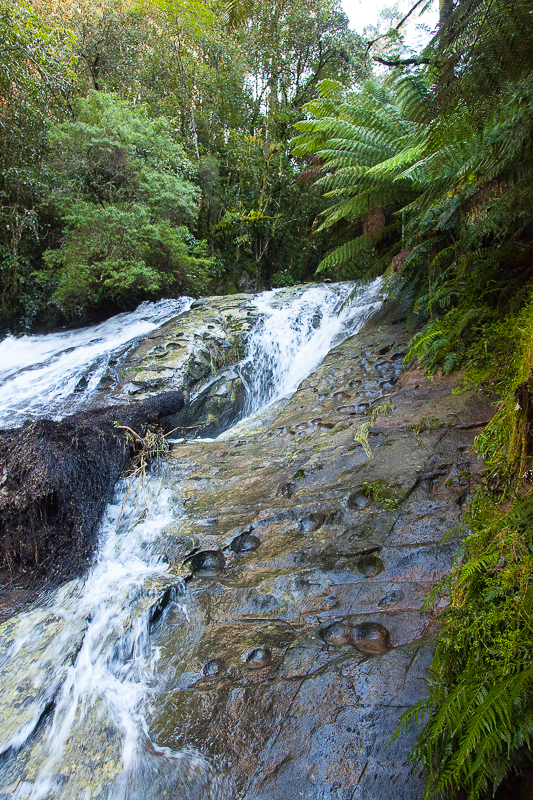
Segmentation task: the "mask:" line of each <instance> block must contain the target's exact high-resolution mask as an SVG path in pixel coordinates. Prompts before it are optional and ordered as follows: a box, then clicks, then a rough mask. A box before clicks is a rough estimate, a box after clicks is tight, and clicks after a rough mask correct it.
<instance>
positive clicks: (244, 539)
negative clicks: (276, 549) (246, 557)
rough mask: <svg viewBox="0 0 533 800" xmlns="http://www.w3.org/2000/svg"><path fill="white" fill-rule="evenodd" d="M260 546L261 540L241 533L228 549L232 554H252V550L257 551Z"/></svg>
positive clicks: (249, 534) (251, 534)
mask: <svg viewBox="0 0 533 800" xmlns="http://www.w3.org/2000/svg"><path fill="white" fill-rule="evenodd" d="M260 546H261V539H260V538H259V537H258V536H254V535H253V533H250V532H248V533H246V532H245V533H241V534H240V536H236V537H235V538H234V539H233V540H232V542H231V544H230V549H231V550H233V552H234V553H237V554H239V553H253V552H254V550H257V548H258V547H260Z"/></svg>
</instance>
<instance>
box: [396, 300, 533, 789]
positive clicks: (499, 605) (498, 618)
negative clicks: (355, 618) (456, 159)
mask: <svg viewBox="0 0 533 800" xmlns="http://www.w3.org/2000/svg"><path fill="white" fill-rule="evenodd" d="M455 324H456V319H455V315H450V316H448V315H447V316H445V317H444V318H442V319H441V320H439V321H438V323H436V325H435V331H436V335H437V334H438V336H439V337H440V339H441V345H440V348H441V349H440V350H439V347H438V346H437V345H436V344H435V337H434V336H433V337H432V335H431V333H432V330H431V326H428V328H427V330H426V333H425V339H423V338H422V337H418V338H417V339H415V342H414V347H415V350H418V352H419V353H420V351H421V350H423V347H426V345H423V344H422V343H423V342H424V341H425V342H426V343H431V345H428V347H431V349H426V350H425V351H424V353H425V355H426V358H427V359H428V362H429V363H430V365H432V366H436V365H440V366H441V368H446V362H445V358H444V359H443V355H444V354H445V353H447V352H448V353H449V350H448V344H449V341H450V340H451V339H452V338H453V335H454V334H453V329H454V326H455ZM435 331H433V332H434V333H435ZM451 331H452V333H450V332H451ZM532 364H533V296H532V295H531V294H530V296H529V299H528V301H527V302H526V303H525V305H524V306H523V308H522V309H521V311H519V312H515V313H512V312H510V311H509V312H508V314H507V316H506V317H505V318H504V319H501V320H499V321H498V320H496V319H494V317H493V318H491V319H486V321H485V323H484V324H482V323H481V324H479V325H478V328H477V332H476V336H475V339H474V340H473V342H472V346H471V348H470V349H469V350H468V351H465V352H464V353H463V355H462V357H460V358H458V359H457V361H456V363H455V366H462V367H465V373H464V375H463V378H462V384H463V386H483V387H484V388H485V389H488V390H492V391H494V392H496V393H497V394H498V396H499V399H498V401H497V403H498V405H497V410H496V414H495V416H494V418H493V420H492V422H491V423H490V424H489V425H488V426H487V427H486V428H485V430H484V432H483V433H482V434H481V435H480V436H478V437H477V439H476V450H477V452H478V453H479V455H480V456H481V457H482V458H483V459H484V462H485V464H486V481H485V485H484V486H483V487H482V488H479V489H478V490H477V491H476V492H475V494H474V496H473V498H472V500H471V503H470V506H469V508H468V511H467V513H466V515H465V517H464V520H463V522H462V524H461V526H460V533H461V535H462V542H463V545H462V548H461V550H460V552H459V553H458V555H457V557H456V561H455V564H454V566H453V569H452V571H451V573H450V574H449V575H448V576H447V577H446V578H445V579H444V580H443V581H442V582H441V583H440V584H439V585H438V586H437V587H436V589H435V590H434V591H433V592H432V594H431V595H430V597H429V598H428V600H427V602H426V606H427V607H429V606H436V605H437V603H438V602H440V601H442V599H443V598H444V599H445V601H446V607H445V609H444V611H442V612H441V614H440V617H439V621H440V623H441V625H442V627H441V629H440V633H439V636H438V640H437V645H436V650H435V655H434V659H433V663H432V666H431V670H430V677H429V697H428V698H427V699H424V700H422V701H420V702H419V703H418V704H417V705H416V706H415V707H414V708H413V709H411V710H410V711H409V712H407V713H405V714H404V715H403V716H402V718H401V722H400V726H399V728H398V731H397V734H396V735H398V734H399V733H400V732H402V731H403V730H405V728H407V727H409V726H410V725H413V724H414V725H415V726H416V727H417V728H418V737H417V740H416V744H415V747H414V750H413V752H412V755H411V757H412V759H413V760H414V761H415V762H418V761H421V762H422V764H423V765H424V768H425V770H426V778H427V785H426V795H425V796H426V797H427V798H429V797H440V796H442V794H443V793H444V794H445V795H446V796H447V797H450V798H453V797H464V796H465V793H466V797H467V798H468V800H478V799H479V798H486V797H492V796H493V795H494V793H495V791H496V789H497V787H498V786H499V785H500V784H501V783H502V781H503V780H504V779H505V777H506V776H507V775H508V774H509V773H510V772H511V771H513V770H514V771H517V772H519V771H520V767H521V765H523V764H524V759H526V758H530V748H531V746H532V745H533V662H532V657H531V654H532V653H533V617H532V612H533V483H532V481H531V478H532V476H533V473H532V472H531V456H532V449H533V448H532V433H531V425H532V423H533V402H532V395H533V377H532V368H531V367H532Z"/></svg>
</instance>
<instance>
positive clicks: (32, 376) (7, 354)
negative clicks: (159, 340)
mask: <svg viewBox="0 0 533 800" xmlns="http://www.w3.org/2000/svg"><path fill="white" fill-rule="evenodd" d="M191 303H192V299H191V298H189V297H181V298H180V299H179V300H160V301H159V303H142V305H140V306H139V307H138V308H137V310H136V311H134V312H132V313H129V314H118V315H117V316H116V317H112V319H109V320H107V322H103V323H101V324H100V325H95V326H93V327H90V328H82V329H80V330H76V331H67V332H65V333H50V334H48V335H44V336H20V337H18V338H15V337H14V336H7V337H6V338H5V339H3V340H2V341H1V342H0V395H1V398H2V400H1V403H0V428H13V427H16V426H17V425H21V424H22V423H23V422H24V421H25V420H27V419H31V418H34V417H43V416H47V417H52V418H54V417H61V416H65V413H66V412H65V408H66V407H67V408H68V411H69V412H70V413H73V412H74V411H75V410H76V409H77V408H80V407H82V406H86V405H87V403H88V402H90V400H91V398H92V397H93V395H94V392H95V390H96V388H97V386H98V383H99V382H100V380H101V378H102V376H103V375H104V373H105V371H106V369H107V367H108V365H109V363H110V361H112V360H113V359H118V358H119V357H120V356H121V355H123V354H124V352H125V350H126V349H129V347H131V345H132V344H133V343H134V342H135V341H137V340H138V339H139V338H141V337H143V336H146V335H147V334H149V333H150V332H151V331H153V330H155V329H156V328H158V327H159V326H160V325H162V324H163V323H164V322H166V321H167V320H169V319H171V318H172V317H175V316H177V315H178V314H181V313H183V312H184V311H186V310H187V309H188V308H189V306H190V305H191ZM65 404H66V405H65Z"/></svg>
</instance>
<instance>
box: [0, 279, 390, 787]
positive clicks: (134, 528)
mask: <svg viewBox="0 0 533 800" xmlns="http://www.w3.org/2000/svg"><path fill="white" fill-rule="evenodd" d="M253 302H254V304H255V306H256V308H257V321H256V322H255V323H254V325H253V327H252V330H251V333H250V335H249V336H248V339H247V342H246V351H245V355H244V358H243V359H242V360H241V362H240V363H239V364H237V366H236V370H237V372H238V373H239V375H240V376H241V378H242V380H243V383H244V386H245V389H246V398H245V404H244V408H243V410H242V412H241V413H240V419H239V421H238V423H237V426H236V430H242V427H243V425H244V424H249V422H250V418H252V417H253V416H254V415H255V416H256V417H257V416H260V415H261V414H262V413H264V411H265V409H266V408H267V407H269V406H272V405H273V404H275V403H276V402H278V401H282V400H283V399H284V398H288V397H290V396H291V395H292V393H293V392H294V391H295V390H296V389H297V387H298V386H299V385H300V384H301V382H302V381H303V380H304V379H305V378H306V376H308V375H309V374H310V373H311V372H312V371H313V369H315V367H316V366H317V365H318V364H320V362H321V361H322V360H323V359H324V357H325V356H326V354H327V353H328V352H329V351H330V350H331V349H332V348H333V347H335V346H337V345H339V343H341V342H342V341H344V340H345V339H346V338H347V337H348V336H351V335H353V334H354V333H356V332H357V331H358V330H359V329H360V328H361V326H362V325H363V323H364V322H365V321H366V320H367V319H368V318H369V317H370V316H371V314H372V313H373V312H374V311H375V310H376V309H378V308H379V306H380V304H381V299H380V282H379V281H375V282H374V283H372V284H370V285H368V286H366V287H363V288H362V289H360V290H359V291H356V292H354V286H353V284H338V285H330V286H312V287H310V288H308V289H304V290H303V291H302V292H300V293H299V294H295V295H293V296H291V297H290V298H289V299H288V300H287V299H286V296H285V295H284V290H274V291H272V292H265V293H262V294H260V295H257V296H256V297H255V298H254V300H253ZM191 303H192V301H191V300H190V299H180V300H175V301H174V300H172V301H171V300H166V301H161V302H160V303H156V304H143V305H142V306H140V307H139V308H138V309H137V310H136V311H135V312H133V313H131V314H121V315H119V316H117V317H115V318H113V319H110V320H108V321H107V322H105V323H103V324H101V325H97V326H95V327H93V328H87V329H82V330H78V331H73V332H65V333H54V334H49V335H47V336H46V335H45V336H23V337H20V338H18V339H14V338H12V337H8V338H6V339H4V340H3V341H2V342H1V343H0V364H1V369H0V389H1V391H0V426H2V427H4V428H6V427H13V426H17V425H20V424H22V423H23V422H24V421H25V420H27V419H34V418H38V417H42V416H45V415H47V416H51V417H54V418H56V419H59V418H61V417H62V416H64V415H65V414H66V413H73V412H74V411H75V410H76V409H78V408H85V407H89V406H90V405H91V403H95V402H96V399H97V398H98V397H100V396H101V394H98V393H97V389H98V386H99V383H100V381H101V379H102V376H103V375H104V373H105V371H106V369H107V368H108V367H109V365H110V364H111V365H113V366H116V365H118V368H120V364H121V359H122V358H123V357H124V355H125V354H126V353H127V352H129V351H130V350H131V349H132V348H133V347H135V346H136V345H137V343H138V342H139V341H142V339H143V338H144V337H145V336H147V335H148V334H150V333H152V332H153V331H155V330H157V329H158V328H159V327H160V326H161V325H163V324H164V323H166V322H167V321H168V320H170V319H172V318H174V317H176V316H178V315H186V314H187V312H188V309H189V308H190V306H191ZM222 436H223V438H224V439H225V440H226V441H227V440H228V439H229V440H230V439H231V437H232V429H229V430H226V431H225V432H224V433H223V434H222ZM199 441H201V439H199ZM177 446H179V445H177ZM171 469H172V466H171V465H170V464H169V463H168V462H167V461H165V460H161V461H160V462H158V463H156V464H154V465H153V467H152V469H151V470H150V473H149V475H148V476H147V479H146V480H145V481H144V482H143V481H141V479H137V480H135V481H134V482H133V483H131V482H129V481H127V480H123V481H121V482H120V483H119V484H118V485H117V487H116V491H115V497H114V500H113V502H112V503H111V504H110V505H109V506H108V507H107V509H106V512H105V515H104V519H103V520H102V522H101V525H100V531H99V550H98V555H97V558H96V560H95V564H94V566H93V567H92V569H91V570H90V572H89V573H88V575H87V576H86V577H84V578H83V579H82V578H80V579H78V580H74V581H71V582H69V583H68V584H65V585H64V586H62V587H61V588H60V589H58V590H55V591H54V592H52V593H50V594H49V595H48V596H45V597H43V598H42V599H41V600H40V601H39V602H38V603H36V604H35V605H34V606H33V607H31V608H29V609H28V610H26V611H23V612H21V613H19V614H18V615H16V616H15V617H12V618H10V619H8V620H7V622H6V623H4V624H3V625H2V626H1V628H0V687H1V693H0V720H1V726H0V759H1V760H0V798H1V800H7V798H10V800H55V798H65V800H92V798H109V800H111V798H113V800H137V798H139V800H141V798H143V799H146V800H164V799H165V798H169V800H170V798H171V797H179V798H183V799H184V800H189V799H190V800H204V799H205V800H226V799H227V798H232V797H234V796H235V788H234V785H233V781H232V778H231V776H230V773H228V772H227V771H224V770H223V769H219V765H217V764H215V763H211V762H209V761H208V760H207V759H206V758H205V757H204V756H202V755H201V754H200V753H199V752H198V751H197V750H196V749H195V748H194V747H193V746H192V745H191V746H187V745H186V746H185V747H183V748H182V749H180V750H174V749H171V748H169V747H162V746H158V745H157V744H155V743H154V741H153V740H152V738H151V734H150V729H149V725H148V722H147V713H148V711H149V710H150V707H151V703H152V700H153V698H154V697H155V696H156V695H157V693H158V691H160V690H161V687H163V685H166V683H168V675H166V676H164V678H163V676H162V675H161V674H160V671H159V669H158V665H159V663H160V660H161V655H162V654H161V650H160V648H159V647H158V646H157V645H156V644H154V635H153V634H154V631H155V632H157V630H159V629H160V627H161V626H162V625H164V623H165V619H166V615H167V614H168V613H169V611H170V610H172V615H173V618H174V620H175V619H176V618H179V620H180V624H181V625H182V626H185V627H186V626H188V625H192V623H191V619H190V615H189V610H188V601H187V590H186V584H185V582H184V581H183V580H182V579H178V578H177V577H176V576H175V575H173V574H171V573H170V572H168V563H167V561H166V556H165V541H166V538H167V532H168V531H169V529H171V528H172V526H173V525H175V524H176V521H179V520H180V519H181V517H182V516H183V509H182V508H180V507H179V506H176V503H175V499H174V498H173V495H172V493H171V492H170V490H169V488H168V481H167V478H168V475H169V470H171Z"/></svg>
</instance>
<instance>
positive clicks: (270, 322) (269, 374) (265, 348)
mask: <svg viewBox="0 0 533 800" xmlns="http://www.w3.org/2000/svg"><path fill="white" fill-rule="evenodd" d="M380 290H381V279H380V278H378V279H377V280H375V281H374V282H373V283H371V284H368V285H367V286H363V287H357V286H356V285H355V284H350V283H343V284H334V285H333V286H328V285H322V286H313V287H312V288H310V289H308V290H307V291H305V292H303V293H302V294H301V295H299V296H297V297H296V298H294V299H292V301H291V300H290V299H286V298H285V299H283V300H281V301H280V299H278V298H279V296H280V293H279V290H274V291H271V292H263V293H262V294H260V295H258V297H257V298H256V300H255V304H256V306H257V308H258V310H259V312H260V315H261V317H260V321H259V323H258V324H257V325H256V326H255V328H254V330H252V332H251V335H250V337H249V341H248V352H247V355H246V358H245V359H244V361H243V363H242V365H241V370H240V371H241V375H242V377H243V379H244V381H245V386H246V390H247V391H246V406H245V410H244V416H245V417H247V416H250V415H251V414H254V413H255V412H257V411H259V410H260V409H262V408H264V407H265V406H266V405H269V404H270V403H273V402H275V401H276V400H279V399H280V398H282V397H285V396H287V395H290V394H292V393H293V392H294V391H295V390H296V389H297V387H298V385H299V384H300V383H301V382H302V381H303V379H304V378H305V377H306V376H307V375H309V373H311V372H312V371H313V370H314V369H315V367H317V366H318V365H319V364H320V362H321V361H322V359H323V358H324V356H325V355H326V354H327V353H328V352H329V350H331V348H332V347H334V346H335V345H336V344H338V343H339V342H341V341H342V340H344V339H346V337H347V336H351V335H353V334H354V333H357V331H358V330H360V328H361V327H362V325H363V324H364V323H365V322H366V320H367V319H368V318H369V317H370V315H371V314H372V313H373V312H374V311H375V310H376V309H377V308H379V306H380V305H381V300H380ZM281 297H283V295H281Z"/></svg>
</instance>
